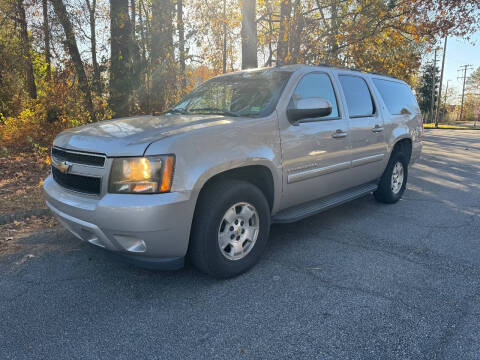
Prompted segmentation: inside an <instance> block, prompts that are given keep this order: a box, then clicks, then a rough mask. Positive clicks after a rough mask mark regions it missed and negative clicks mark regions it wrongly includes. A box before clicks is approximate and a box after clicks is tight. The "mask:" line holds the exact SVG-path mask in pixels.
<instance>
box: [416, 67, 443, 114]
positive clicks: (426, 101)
mask: <svg viewBox="0 0 480 360" xmlns="http://www.w3.org/2000/svg"><path fill="white" fill-rule="evenodd" d="M435 73H436V74H435V80H434V78H433V64H428V65H426V66H425V67H424V69H423V75H422V77H421V79H420V84H419V86H418V88H417V98H418V105H419V106H420V110H421V111H422V113H423V114H427V113H430V110H431V108H432V91H435V93H434V101H433V106H434V111H435V104H436V103H437V90H438V82H439V80H440V79H439V77H438V73H439V71H438V68H437V69H436V70H435ZM433 89H435V90H433Z"/></svg>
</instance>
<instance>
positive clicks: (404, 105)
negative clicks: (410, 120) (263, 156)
mask: <svg viewBox="0 0 480 360" xmlns="http://www.w3.org/2000/svg"><path fill="white" fill-rule="evenodd" d="M373 83H374V84H375V86H376V88H377V89H378V92H379V93H380V96H381V97H382V99H383V102H384V103H385V106H386V107H387V109H388V111H389V112H390V114H392V115H399V114H401V113H402V110H403V109H408V108H410V109H412V108H413V109H417V107H418V105H417V101H416V100H415V96H413V94H412V91H411V90H410V88H409V87H408V86H407V85H406V84H404V83H401V82H397V81H390V80H381V79H373Z"/></svg>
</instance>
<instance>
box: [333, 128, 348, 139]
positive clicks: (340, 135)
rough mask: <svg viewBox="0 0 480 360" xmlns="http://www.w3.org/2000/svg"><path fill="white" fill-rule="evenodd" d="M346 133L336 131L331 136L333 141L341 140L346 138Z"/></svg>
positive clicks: (339, 130)
mask: <svg viewBox="0 0 480 360" xmlns="http://www.w3.org/2000/svg"><path fill="white" fill-rule="evenodd" d="M347 135H348V134H347V133H346V132H345V131H343V130H342V129H337V130H336V131H335V132H334V133H333V134H332V137H333V138H334V139H341V138H344V137H347Z"/></svg>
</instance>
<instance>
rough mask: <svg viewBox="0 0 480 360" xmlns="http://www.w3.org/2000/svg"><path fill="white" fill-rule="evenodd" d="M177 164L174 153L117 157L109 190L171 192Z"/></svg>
mask: <svg viewBox="0 0 480 360" xmlns="http://www.w3.org/2000/svg"><path fill="white" fill-rule="evenodd" d="M174 166H175V157H174V156H173V155H165V156H147V157H140V158H115V159H114V160H113V164H112V170H111V172H110V181H109V184H108V192H110V193H139V194H155V193H164V192H169V191H170V188H171V187H172V176H173V170H174Z"/></svg>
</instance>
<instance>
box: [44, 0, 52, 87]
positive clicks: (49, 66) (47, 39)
mask: <svg viewBox="0 0 480 360" xmlns="http://www.w3.org/2000/svg"><path fill="white" fill-rule="evenodd" d="M42 15H43V24H42V29H43V41H44V44H45V46H44V52H45V62H46V63H47V73H46V79H47V81H50V80H51V79H52V64H51V54H50V27H49V26H48V0H42Z"/></svg>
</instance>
